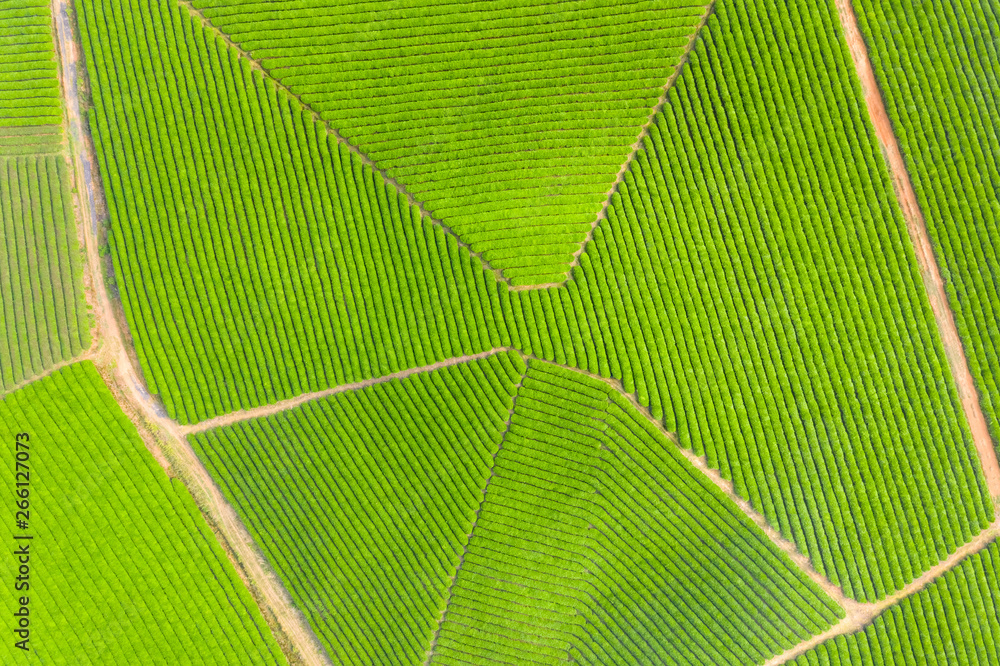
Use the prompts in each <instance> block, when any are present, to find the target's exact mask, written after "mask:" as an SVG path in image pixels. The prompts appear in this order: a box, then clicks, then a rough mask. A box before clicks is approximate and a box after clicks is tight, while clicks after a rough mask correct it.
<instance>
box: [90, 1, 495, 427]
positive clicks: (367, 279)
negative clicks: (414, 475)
mask: <svg viewBox="0 0 1000 666" xmlns="http://www.w3.org/2000/svg"><path fill="white" fill-rule="evenodd" d="M137 6H141V7H142V9H141V11H140V10H138V9H136V10H133V9H132V8H131V7H124V6H123V5H122V4H121V3H120V2H119V1H118V0H95V1H91V0H82V1H81V2H80V3H79V9H80V16H81V21H82V25H81V29H82V32H83V35H84V44H85V46H86V48H87V52H88V57H87V63H88V66H89V68H90V69H89V72H90V81H91V84H92V86H93V89H94V106H95V108H94V111H93V113H92V117H91V127H93V128H94V132H95V141H96V143H97V146H98V155H99V159H100V163H101V175H102V179H103V182H104V184H105V187H106V191H107V195H108V207H109V213H110V216H111V222H112V226H111V230H110V239H111V243H112V251H113V256H114V262H115V273H116V275H117V276H119V284H120V286H121V290H122V295H123V297H122V301H123V306H124V308H125V312H126V315H127V317H128V319H129V325H130V328H131V332H132V335H133V338H134V340H135V341H136V351H137V353H138V357H139V360H140V362H141V364H142V367H143V370H144V371H145V374H146V378H147V381H148V382H149V387H150V390H151V391H152V392H153V393H155V394H159V395H160V397H161V398H162V399H163V402H164V404H165V405H166V408H167V410H168V412H169V413H170V414H171V415H172V416H174V417H176V418H177V419H178V420H179V421H181V422H182V423H191V422H195V421H201V420H204V419H206V418H209V417H212V416H215V415H218V414H222V413H225V412H229V411H232V410H235V409H240V408H249V407H253V406H257V405H261V404H266V403H270V402H275V401H277V400H280V399H284V398H289V397H292V396H294V395H297V394H300V393H303V392H306V391H315V390H319V389H322V388H326V387H328V386H332V385H336V384H342V383H346V382H352V381H358V380H363V379H367V378H369V377H372V376H380V375H385V374H389V373H392V372H396V371H399V370H402V369H404V368H409V367H414V366H420V365H426V364H428V363H432V362H434V361H439V360H443V359H445V358H448V357H453V356H457V355H461V354H468V353H475V352H480V351H485V350H488V349H490V348H492V347H494V346H498V345H500V344H501V337H503V338H506V337H507V334H506V330H505V328H506V327H505V325H503V323H502V322H500V323H498V322H496V321H495V320H493V319H492V318H491V322H490V323H487V321H486V319H485V318H484V317H483V316H482V313H481V312H477V311H479V310H480V308H484V309H485V310H486V311H488V312H495V311H497V310H499V309H500V307H499V301H500V294H499V291H498V290H497V281H496V278H495V277H494V276H493V275H492V274H490V273H486V272H484V271H482V270H481V268H477V267H474V266H473V264H471V263H470V259H471V257H470V255H469V253H468V252H467V251H466V250H463V249H461V248H459V247H458V245H457V243H456V241H455V238H454V236H452V235H449V234H446V233H445V232H444V230H443V229H442V228H441V227H440V226H431V225H427V224H425V223H424V221H423V220H422V219H421V217H420V213H419V210H417V209H416V208H415V207H411V206H410V205H408V204H407V202H406V199H405V198H403V197H402V196H401V195H400V194H399V193H397V192H395V191H394V190H392V189H390V188H388V187H387V186H386V185H385V184H384V183H383V181H382V177H381V176H379V175H378V174H377V173H376V172H375V171H374V170H373V169H371V168H369V167H367V166H365V165H364V164H363V163H362V162H361V160H360V159H359V158H358V157H357V156H356V155H354V154H353V153H351V152H350V151H349V150H347V149H346V148H345V147H344V146H343V145H341V144H339V143H337V142H336V140H334V139H333V137H331V136H329V135H328V133H327V131H326V129H325V128H324V127H323V126H322V125H321V124H317V123H315V122H314V120H313V118H312V117H311V116H310V115H308V114H307V113H305V112H304V111H303V109H302V107H301V105H300V104H299V103H298V102H297V101H296V100H295V99H293V98H291V97H290V96H289V95H287V94H286V93H284V92H283V91H281V90H279V89H278V88H277V87H276V86H275V85H274V83H273V82H272V81H271V80H270V79H267V78H264V77H263V76H262V75H261V74H260V72H259V71H254V70H252V69H251V67H250V65H249V63H248V62H247V61H246V60H245V59H242V58H238V57H237V56H236V53H235V52H234V51H233V50H232V49H230V48H229V47H228V46H227V45H226V44H225V42H223V40H222V39H220V38H219V37H217V36H215V35H214V33H212V32H210V31H207V30H206V29H205V28H204V27H203V26H202V23H201V21H200V20H197V19H195V18H192V16H191V15H190V13H189V11H188V10H187V9H186V8H181V7H179V6H178V5H177V4H175V3H173V2H153V1H149V2H146V1H142V2H139V3H138V5H137ZM123 61H124V62H129V63H131V64H130V66H129V67H121V66H119V65H117V64H116V63H118V62H123ZM389 311H393V314H391V315H389V316H386V314H385V313H386V312H389ZM473 312H477V314H478V316H476V315H472V316H468V317H467V316H466V313H473Z"/></svg>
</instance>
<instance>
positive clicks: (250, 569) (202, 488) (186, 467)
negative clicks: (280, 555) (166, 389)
mask: <svg viewBox="0 0 1000 666" xmlns="http://www.w3.org/2000/svg"><path fill="white" fill-rule="evenodd" d="M179 1H180V2H181V4H183V5H185V6H186V7H188V8H189V9H191V10H192V11H193V12H194V10H193V9H192V8H191V6H190V5H189V4H188V3H187V2H185V0H179ZM836 3H837V7H838V10H839V12H840V17H841V21H842V24H843V28H844V33H845V38H846V40H847V44H848V46H849V49H850V52H851V56H852V58H853V60H854V62H855V66H856V68H857V71H858V75H859V78H860V80H861V85H862V89H863V92H864V95H865V101H866V104H867V107H868V110H869V114H870V115H871V118H872V122H873V125H874V127H875V131H876V135H877V137H878V139H879V142H880V143H881V145H882V148H883V151H884V154H885V157H886V160H887V163H888V165H889V168H890V172H891V174H892V177H893V182H894V186H895V189H896V194H897V197H898V199H899V202H900V206H901V209H902V211H903V215H904V217H905V219H906V222H907V227H908V230H909V233H910V235H911V238H912V241H913V244H914V248H915V251H916V257H917V261H918V263H919V266H920V271H921V275H922V277H923V279H924V284H925V287H926V290H927V294H928V298H929V300H930V304H931V308H932V311H933V313H934V317H935V320H936V322H937V325H938V328H939V330H940V331H941V338H942V342H943V345H944V348H945V353H946V356H947V358H948V362H949V365H950V368H951V371H952V375H953V377H954V379H955V382H956V385H957V386H958V391H959V396H960V398H961V401H962V406H963V409H964V412H965V415H966V418H967V420H968V423H969V427H970V430H971V432H972V437H973V440H974V442H975V446H976V450H977V452H978V454H979V458H980V462H981V464H982V468H983V472H984V475H985V478H986V482H987V486H988V488H989V492H990V495H991V496H992V497H993V498H995V499H996V498H1000V465H998V463H997V456H996V453H995V450H994V447H993V443H992V441H991V440H990V437H989V432H988V430H987V427H986V421H985V419H984V418H983V414H982V411H981V409H980V407H979V400H978V396H977V393H976V389H975V386H974V384H973V380H972V376H971V373H970V372H969V369H968V365H967V363H966V360H965V356H964V353H963V349H962V344H961V340H960V339H959V337H958V332H957V328H956V326H955V321H954V316H953V315H952V312H951V310H950V308H949V305H948V301H947V297H946V295H945V291H944V282H943V280H942V278H941V275H940V271H939V270H938V267H937V264H936V261H935V258H934V254H933V249H932V246H931V243H930V239H929V237H928V235H927V231H926V227H925V224H924V220H923V217H922V214H921V211H920V207H919V205H918V202H917V198H916V195H915V193H914V191H913V187H912V184H911V182H910V179H909V175H908V173H907V171H906V165H905V162H904V160H903V157H902V155H901V153H900V150H899V145H898V142H897V141H896V138H895V135H894V133H893V130H892V125H891V123H890V121H889V119H888V116H887V114H886V111H885V107H884V104H883V102H882V98H881V94H880V92H879V89H878V86H877V82H876V79H875V75H874V72H873V71H872V67H871V63H870V62H869V60H868V55H867V49H866V47H865V44H864V41H863V39H862V36H861V33H860V31H859V30H858V26H857V22H856V20H855V17H854V12H853V8H852V7H851V4H850V0H836ZM713 7H714V2H710V3H709V4H708V5H707V7H706V11H705V15H704V17H703V19H702V21H701V23H700V24H699V26H698V31H696V33H695V35H694V36H693V37H692V40H691V43H690V44H689V50H690V47H691V46H692V45H693V44H694V42H695V40H696V38H697V34H698V32H700V29H701V28H702V27H703V26H704V24H705V22H706V21H707V20H708V17H709V16H710V14H711V11H712V8H713ZM69 8H70V2H69V0H53V16H54V18H55V23H56V37H57V46H58V51H59V57H60V65H61V67H60V72H61V77H62V84H63V92H64V96H65V99H66V108H67V116H68V129H69V132H68V134H69V136H68V138H69V141H70V146H71V151H72V161H73V166H74V170H75V174H76V183H77V187H78V193H77V197H78V214H79V215H80V221H81V224H82V228H83V232H84V233H83V239H84V246H85V248H86V255H87V263H86V265H87V274H86V281H87V283H88V286H89V289H88V301H89V302H90V304H91V306H92V308H93V311H94V316H95V325H96V330H95V331H94V346H92V347H91V349H90V350H88V351H87V352H86V353H85V354H84V355H82V356H79V357H77V358H76V359H74V360H80V359H81V358H92V359H94V361H95V363H97V365H98V367H99V368H100V369H101V373H102V375H103V376H104V377H105V378H106V379H107V380H108V382H109V384H110V385H111V388H112V391H113V392H114V394H115V396H116V399H118V401H119V403H120V404H121V405H122V408H123V409H124V410H125V412H126V413H127V414H129V416H130V417H131V418H132V419H133V421H135V422H136V423H137V425H138V426H139V429H140V432H141V433H142V434H143V437H144V439H145V440H146V442H147V444H148V445H149V446H150V449H151V450H152V451H153V453H154V455H156V456H157V459H158V460H159V461H160V462H161V464H162V465H163V466H164V467H165V468H168V469H169V468H170V467H171V465H174V466H176V467H177V468H178V471H179V473H180V475H181V476H182V478H183V479H184V481H185V482H186V483H187V484H188V486H189V488H191V490H192V492H193V493H194V494H195V496H196V498H198V499H199V503H200V505H201V506H202V508H203V510H204V511H205V512H206V514H207V515H208V517H209V519H210V520H211V521H213V522H214V523H215V524H216V525H217V526H218V527H219V530H220V531H221V533H222V535H223V538H224V539H225V541H226V543H227V545H228V546H230V547H231V548H232V550H233V551H234V552H235V553H236V555H237V558H238V562H239V565H240V566H241V567H242V568H243V572H244V573H245V574H246V575H247V576H248V578H249V580H250V585H251V587H252V589H254V590H255V591H256V592H258V593H259V594H260V595H261V596H262V597H263V599H264V605H265V606H266V607H267V609H268V610H269V611H270V612H272V613H273V615H274V617H275V618H276V620H277V624H278V625H279V627H280V630H281V631H283V632H284V634H285V635H286V636H287V639H288V640H289V641H290V643H291V644H292V646H293V647H294V649H295V651H296V655H297V658H298V659H299V660H300V661H301V663H305V664H309V665H313V664H317V665H318V664H323V665H326V664H330V663H331V661H330V659H329V657H328V655H327V654H326V652H325V650H324V649H323V647H322V645H321V644H320V643H319V641H318V639H317V638H316V636H315V634H314V633H313V632H312V630H311V628H310V627H309V625H308V623H307V622H306V621H305V619H304V618H303V616H302V614H301V613H300V612H299V611H298V610H297V609H296V608H295V607H294V605H293V604H292V602H291V599H290V597H289V595H288V592H287V590H285V588H284V587H283V586H282V585H281V583H280V581H279V580H278V578H277V576H276V575H275V573H274V571H273V570H272V569H271V568H270V566H269V565H268V564H267V562H266V560H265V559H264V558H263V556H262V555H261V554H260V552H259V551H258V549H257V548H256V546H255V544H254V543H253V540H252V538H251V536H250V534H249V532H248V531H247V529H246V527H245V526H244V525H243V524H242V522H241V521H240V520H239V518H238V516H237V514H236V512H235V511H234V509H233V508H232V507H231V506H230V505H229V504H228V503H227V502H226V501H225V499H224V497H223V495H222V493H221V491H220V490H219V488H218V486H216V484H215V482H214V481H213V480H212V478H211V476H210V475H209V474H208V472H207V470H206V469H205V467H204V466H203V465H202V464H201V462H200V461H199V460H198V458H197V456H196V455H195V453H194V451H193V449H192V448H191V446H190V445H189V444H188V442H187V440H186V439H185V436H186V435H187V434H190V433H193V432H200V431H203V430H206V429H208V428H213V427H219V426H223V425H227V424H229V423H234V422H237V421H240V420H244V419H248V418H254V417H258V416H266V415H269V414H274V413H277V412H280V411H282V410H285V409H290V408H293V407H296V406H298V405H301V404H302V403H304V402H306V401H309V400H313V399H317V398H322V397H325V396H329V395H332V394H335V393H338V392H341V391H345V390H353V389H359V388H363V387H364V386H369V385H371V384H374V383H377V382H383V381H390V380H392V379H396V378H402V377H406V376H409V375H411V374H414V373H418V372H427V371H431V370H434V369H437V368H440V367H444V366H448V365H454V364H457V363H463V362H468V361H471V360H476V359H479V358H484V357H486V356H489V355H491V354H495V353H499V352H502V351H506V349H493V350H489V351H486V352H483V353H480V354H475V355H471V356H463V357H456V358H453V359H448V360H446V361H442V362H440V363H435V364H432V365H429V366H424V367H420V368H412V369H409V370H405V371H402V372H399V373H394V374H392V375H389V376H386V377H381V378H375V379H369V380H365V381H362V382H357V383H353V384H347V385H342V386H337V387H332V388H330V389H327V390H325V391H320V392H317V393H313V394H306V395H302V396H297V397H295V398H292V399H290V400H286V401H282V402H279V403H275V404H272V405H266V406H263V407H259V408H256V409H252V410H246V411H239V412H234V413H230V414H226V415H223V416H220V417H217V418H215V419H211V420H209V421H205V422H202V423H199V424H195V425H193V426H185V427H182V426H180V425H179V424H177V423H176V422H174V421H172V420H171V419H169V418H168V417H167V415H166V413H165V412H164V410H163V409H162V407H161V406H160V405H159V404H158V402H157V401H156V400H155V399H154V398H153V396H151V395H150V394H149V392H148V390H147V389H146V387H145V384H144V382H143V379H142V376H141V374H140V372H139V369H138V362H137V359H136V357H135V354H134V350H133V349H132V346H131V340H130V339H129V338H128V330H127V325H126V323H125V318H124V316H123V314H122V311H121V307H120V304H119V303H117V302H115V301H114V300H113V299H112V298H111V296H110V295H109V292H108V288H107V284H106V282H105V269H104V268H103V263H102V259H101V257H100V253H99V252H98V248H99V246H100V242H101V238H100V225H99V220H98V214H97V211H99V210H103V199H102V193H101V190H100V187H99V185H98V184H96V183H95V174H96V162H95V159H94V152H93V146H92V144H91V141H90V137H89V136H87V135H86V133H85V132H84V129H83V122H82V118H81V110H80V99H79V95H78V85H79V81H80V76H81V72H79V71H78V67H79V66H80V59H79V50H78V45H77V43H76V42H75V40H74V33H73V29H72V24H71V20H70V14H69ZM194 13H197V12H194ZM241 54H242V55H243V56H244V57H247V58H249V56H248V55H247V54H245V53H242V52H241ZM686 57H687V54H686V53H685V56H684V57H683V58H682V60H681V62H680V63H679V65H678V67H677V70H676V73H675V76H674V77H671V80H670V81H668V82H667V84H666V86H665V87H664V95H666V92H667V90H669V88H670V87H671V85H672V84H673V81H674V79H675V78H676V74H679V72H680V71H681V68H682V67H683V65H684V61H685V60H686ZM255 64H257V65H258V66H259V64H258V63H255ZM660 103H661V104H662V99H661V102H660ZM654 112H655V109H654ZM651 117H652V116H651ZM647 129H648V124H647V126H646V127H644V128H643V132H642V133H640V136H639V139H638V140H637V142H636V145H635V146H633V153H632V155H631V156H630V157H629V160H628V161H627V162H626V163H625V165H623V167H622V172H621V173H619V177H618V179H617V180H616V184H615V186H614V187H617V184H618V182H620V180H621V176H622V174H623V173H624V170H625V169H626V168H627V167H628V164H629V163H630V162H631V160H632V157H633V156H634V154H635V150H637V149H638V146H639V144H640V143H641V140H642V138H643V136H644V133H645V132H646V131H647ZM362 157H364V156H362ZM613 189H614V188H612V190H613ZM602 215H603V211H602ZM600 219H602V216H599V217H598V222H599V220H600ZM539 286H546V285H539ZM549 286H551V285H549ZM535 288H538V286H536V287H535ZM605 381H607V382H609V383H610V384H612V385H613V386H614V387H615V389H616V390H618V391H620V392H622V393H624V391H623V388H622V386H621V385H620V384H619V383H617V382H615V381H614V380H605ZM626 395H628V394H626ZM628 397H629V398H630V399H632V401H633V403H634V404H635V405H636V406H637V407H638V408H639V409H640V411H642V413H643V414H646V416H647V418H649V419H650V420H651V421H652V422H654V423H657V425H658V427H660V425H661V424H659V423H658V422H656V421H655V419H653V418H652V416H651V415H650V414H649V413H648V411H647V410H646V409H645V408H643V407H642V406H641V405H639V404H638V403H637V402H635V399H634V396H631V395H629V396H628ZM661 429H662V427H661ZM664 432H665V431H664ZM666 434H667V436H668V437H670V438H671V439H672V440H674V441H676V438H675V436H674V435H673V434H672V433H669V432H667V433H666ZM160 447H162V449H163V450H162V451H161V450H160ZM680 450H681V452H682V453H683V454H684V455H685V456H686V457H687V458H688V459H689V460H690V461H691V462H692V464H694V465H695V466H696V467H697V468H698V469H700V470H701V471H702V472H703V473H704V474H706V475H707V476H708V477H709V478H710V479H711V480H712V482H713V483H715V484H716V485H717V486H718V487H720V488H721V489H722V490H723V491H724V492H725V493H726V495H727V496H728V497H730V499H732V500H733V501H734V502H735V503H736V504H737V506H738V507H739V508H740V509H741V510H742V511H743V512H744V513H745V514H746V515H748V516H749V517H750V518H751V520H753V521H754V523H755V524H757V525H758V526H759V527H760V528H761V529H762V530H764V532H765V534H766V535H767V536H768V538H770V539H771V540H772V542H774V543H775V544H776V545H777V546H778V547H779V548H781V550H783V551H784V552H786V553H787V554H788V555H789V556H790V557H791V559H792V561H793V562H794V563H795V564H796V565H797V566H799V567H800V568H801V569H802V570H803V571H805V572H806V573H807V575H809V577H810V578H811V579H812V580H813V581H814V582H815V583H817V584H818V585H819V586H820V587H821V588H822V589H823V590H824V591H825V592H827V594H829V595H830V596H831V597H832V598H834V599H835V600H836V601H837V602H838V603H839V604H840V605H841V606H842V607H843V608H844V609H845V611H846V614H847V616H846V618H845V619H844V620H843V621H841V622H840V623H838V624H837V625H835V626H834V627H832V628H831V629H830V630H829V631H827V632H825V633H823V634H820V635H817V636H814V637H812V638H810V639H809V640H807V641H805V642H803V643H801V644H799V645H797V646H795V647H794V648H792V649H790V650H789V651H787V652H785V653H784V654H782V655H778V656H776V657H774V658H772V659H771V660H769V661H768V662H767V664H766V666H778V665H779V664H783V663H786V662H787V661H789V660H790V659H792V658H794V657H795V656H797V655H799V654H801V653H803V652H805V651H806V650H808V649H810V648H811V647H813V646H815V645H817V644H818V643H820V642H822V641H823V640H826V639H828V638H830V637H832V636H836V635H840V634H844V633H850V632H853V631H857V630H860V629H862V628H863V627H864V626H865V625H867V624H868V623H870V622H871V621H872V620H873V619H874V618H875V617H876V616H877V615H878V614H879V613H881V612H883V611H884V610H885V609H886V608H888V607H889V606H890V605H892V604H894V603H897V602H898V601H900V600H901V599H903V598H905V597H907V596H909V595H910V594H913V593H915V592H917V591H919V590H921V589H923V588H924V587H925V586H926V585H928V584H929V583H930V582H932V581H933V580H934V579H936V578H937V577H938V576H940V575H942V574H943V573H945V572H947V571H948V570H950V569H951V568H953V567H954V566H956V565H957V564H958V563H959V562H961V561H962V560H963V559H964V558H965V557H967V556H968V555H970V554H972V553H975V552H978V551H979V550H981V549H983V548H985V547H986V546H987V545H989V543H991V542H992V541H993V540H994V539H996V538H997V537H998V535H1000V520H998V521H997V522H996V523H994V524H992V525H991V526H990V527H989V528H987V529H986V530H984V531H983V532H982V533H980V534H979V535H977V536H976V537H975V538H974V539H973V540H972V541H970V542H969V543H967V544H965V545H963V546H961V547H960V548H959V549H958V550H957V551H956V552H955V553H953V554H952V555H951V556H949V557H948V558H947V559H945V560H944V561H942V562H941V563H939V564H938V565H936V566H935V567H933V568H932V569H930V570H929V571H927V572H926V573H924V574H923V575H922V576H920V577H919V578H917V579H915V580H914V581H912V582H911V583H910V584H909V585H907V586H906V587H904V588H903V589H902V590H900V591H899V592H897V593H895V594H893V595H890V596H889V597H887V598H886V599H884V600H882V601H880V602H877V603H871V604H863V603H859V602H855V601H853V600H851V599H848V598H846V597H845V596H844V595H843V593H842V592H841V590H840V589H839V588H837V587H836V586H835V585H833V584H832V583H831V582H830V581H828V580H826V579H825V578H824V577H823V576H821V575H820V574H819V573H817V572H816V571H815V570H813V569H812V567H811V566H810V564H809V562H808V560H807V558H805V556H803V555H802V554H801V553H799V552H798V551H797V550H796V549H795V546H794V544H792V543H791V542H788V541H786V540H785V539H783V538H782V537H781V535H780V534H778V532H777V531H776V530H774V529H773V528H772V527H771V526H770V525H768V524H767V522H766V521H765V520H764V518H763V516H761V515H760V514H758V513H757V512H755V511H754V510H753V508H752V507H750V505H749V504H748V503H747V502H746V501H744V500H743V499H742V498H741V497H739V496H738V495H737V494H736V493H735V492H734V491H733V488H732V484H731V483H729V482H727V481H725V480H724V479H723V478H722V477H721V476H720V475H719V474H718V472H717V471H715V470H712V469H710V468H708V466H707V465H706V463H705V461H704V460H703V459H701V458H698V457H697V456H695V455H694V454H693V453H691V452H690V451H688V450H686V449H684V448H681V449H680Z"/></svg>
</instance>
